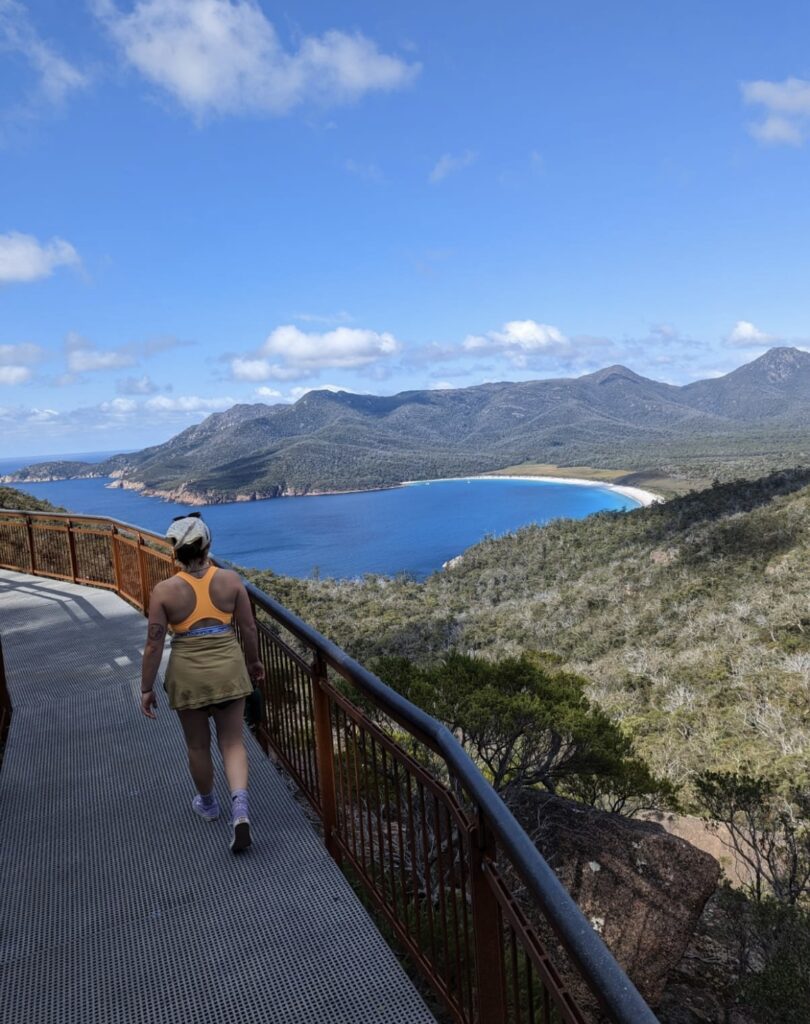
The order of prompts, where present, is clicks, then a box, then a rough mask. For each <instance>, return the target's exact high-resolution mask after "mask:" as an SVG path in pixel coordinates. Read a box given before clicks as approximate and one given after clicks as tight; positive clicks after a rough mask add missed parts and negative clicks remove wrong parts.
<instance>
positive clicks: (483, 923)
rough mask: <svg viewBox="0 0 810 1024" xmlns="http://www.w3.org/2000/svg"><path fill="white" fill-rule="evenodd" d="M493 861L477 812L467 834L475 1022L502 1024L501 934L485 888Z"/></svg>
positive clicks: (494, 904)
mask: <svg viewBox="0 0 810 1024" xmlns="http://www.w3.org/2000/svg"><path fill="white" fill-rule="evenodd" d="M494 859H495V841H494V839H493V837H492V834H491V833H490V831H489V830H488V829H487V827H486V822H485V820H484V817H483V815H482V814H481V812H480V811H479V813H478V818H477V824H476V826H475V827H474V828H473V829H472V830H471V831H470V895H471V897H472V919H473V936H474V942H475V973H476V1001H477V1010H478V1013H477V1016H476V1020H478V1021H480V1022H481V1024H506V1020H507V1015H508V1006H507V999H506V978H505V975H504V963H503V930H502V928H501V920H500V911H499V908H498V901H497V898H496V896H495V892H494V890H493V888H492V886H491V885H490V884H489V882H488V880H487V877H486V871H487V861H494Z"/></svg>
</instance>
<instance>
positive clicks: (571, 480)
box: [401, 473, 664, 508]
mask: <svg viewBox="0 0 810 1024" xmlns="http://www.w3.org/2000/svg"><path fill="white" fill-rule="evenodd" d="M447 480H527V481H531V482H533V483H541V484H574V485H575V486H578V487H600V488H601V489H602V490H604V491H613V492H614V493H615V494H621V495H623V496H624V497H625V498H630V499H631V500H632V501H636V502H638V504H639V507H641V508H648V507H649V506H650V505H655V504H657V503H658V502H660V501H663V500H664V499H663V498H662V497H661V495H660V494H655V493H654V492H653V491H645V490H644V489H643V488H641V487H626V486H624V485H623V484H612V483H609V482H608V481H606V480H588V479H586V478H585V477H574V476H527V475H518V474H515V475H512V474H511V473H510V474H508V475H507V474H504V473H499V474H493V473H479V474H475V475H473V476H450V477H448V476H445V477H436V478H435V479H431V480H403V481H402V485H401V486H403V487H411V486H414V485H416V484H438V483H442V482H445V481H447Z"/></svg>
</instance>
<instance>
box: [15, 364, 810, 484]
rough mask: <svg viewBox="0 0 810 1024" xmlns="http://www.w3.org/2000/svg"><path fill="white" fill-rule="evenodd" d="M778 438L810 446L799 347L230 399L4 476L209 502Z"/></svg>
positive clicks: (809, 393) (628, 463)
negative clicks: (109, 453) (288, 399)
mask: <svg viewBox="0 0 810 1024" xmlns="http://www.w3.org/2000/svg"><path fill="white" fill-rule="evenodd" d="M780 445H781V446H784V445H787V446H788V447H790V448H791V449H792V450H797V449H807V448H810V353H807V352H804V351H802V350H800V349H796V348H773V349H771V350H770V351H768V352H766V353H765V354H764V355H762V356H760V357H759V358H758V359H755V360H754V361H753V362H751V363H748V364H746V365H744V366H741V367H739V368H738V369H736V370H734V371H733V372H731V373H729V374H726V375H725V376H722V377H717V378H713V379H708V380H700V381H695V382H694V383H691V384H687V385H683V386H676V385H672V384H665V383H661V382H658V381H654V380H649V379H647V378H645V377H642V376H639V375H638V374H636V373H634V372H633V371H632V370H629V369H627V368H626V367H624V366H609V367H607V368H606V369H603V370H599V371H597V372H596V373H591V374H587V375H585V376H582V377H577V378H565V379H553V380H537V381H526V382H521V383H509V382H500V383H491V384H481V385H479V386H476V387H469V388H460V389H457V390H431V391H405V392H402V393H400V394H397V395H391V396H375V395H360V394H354V393H352V392H347V391H337V392H333V391H310V392H308V393H307V394H306V395H304V396H303V397H302V398H300V399H299V400H298V401H297V402H296V403H295V404H293V405H288V404H278V405H265V404H262V403H257V404H251V405H235V406H233V407H232V408H230V409H228V410H227V411H225V412H221V413H215V414H213V415H211V416H208V417H207V418H206V419H205V420H203V422H201V423H199V424H197V425H195V426H192V427H189V428H188V429H186V430H184V431H182V432H181V433H180V434H177V435H176V436H175V437H173V438H171V440H169V441H167V442H165V443H164V444H160V445H155V446H153V447H150V448H145V449H143V450H142V451H139V452H134V453H129V454H126V455H116V456H114V457H113V458H111V459H109V460H107V461H106V462H104V463H101V464H98V465H91V464H88V463H77V462H70V463H64V462H52V463H40V464H38V465H34V466H28V467H26V468H25V469H23V470H20V471H19V472H17V473H14V474H11V475H9V476H7V477H4V478H3V481H5V482H11V483H24V482H36V481H42V480H48V479H66V478H74V477H87V476H112V477H114V479H115V481H116V482H117V485H118V486H121V487H128V488H133V489H137V490H141V491H142V492H144V493H146V494H157V495H160V496H163V497H171V498H174V499H175V500H181V501H186V502H193V503H199V504H207V503H213V502H219V501H234V500H252V499H256V498H268V497H278V496H282V495H287V494H304V493H316V492H325V491H346V490H357V489H364V488H372V487H384V486H391V485H395V484H397V483H400V482H401V481H403V480H407V479H416V478H421V479H425V478H433V477H442V476H452V475H458V474H466V473H479V472H487V471H493V470H497V469H500V468H502V467H505V466H510V465H516V464H521V463H553V464H555V465H575V464H580V465H581V464H587V465H591V466H602V467H606V468H607V467H613V468H616V467H621V468H628V469H634V470H640V469H650V468H653V467H655V466H659V467H660V466H661V465H662V464H663V463H664V462H666V461H672V460H673V459H674V460H675V461H678V460H679V459H680V460H682V461H683V460H684V459H689V458H696V457H701V456H705V455H707V454H708V453H713V454H715V455H717V454H718V453H719V454H720V455H722V456H723V457H726V458H727V457H730V456H735V457H740V456H742V455H751V456H756V455H759V454H761V453H762V452H764V451H771V450H777V449H779V447H780Z"/></svg>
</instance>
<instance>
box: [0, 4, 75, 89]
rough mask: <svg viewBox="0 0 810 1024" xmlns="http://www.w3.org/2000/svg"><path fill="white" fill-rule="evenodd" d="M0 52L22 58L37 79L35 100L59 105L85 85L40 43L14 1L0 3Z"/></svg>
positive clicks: (23, 9)
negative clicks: (15, 54) (14, 54)
mask: <svg viewBox="0 0 810 1024" xmlns="http://www.w3.org/2000/svg"><path fill="white" fill-rule="evenodd" d="M3 50H5V51H10V52H14V53H20V54H22V56H23V57H25V59H26V61H27V62H28V63H29V65H30V66H31V68H32V69H33V71H34V72H35V73H36V75H37V90H38V95H39V97H40V98H42V99H44V100H46V101H48V102H50V103H56V104H58V103H61V102H62V101H63V100H64V99H66V97H67V96H68V95H69V94H70V93H71V92H74V91H76V90H77V89H83V88H84V87H85V86H86V85H88V84H89V79H88V77H87V75H85V74H84V73H83V72H81V71H79V69H78V68H76V67H74V66H73V65H72V64H70V63H69V62H68V61H66V60H65V59H64V57H60V56H59V54H58V53H56V51H55V50H53V49H51V47H49V46H48V45H47V44H46V43H45V42H43V41H42V39H41V38H40V36H39V34H38V33H37V31H36V29H35V28H34V26H33V25H32V24H31V20H30V18H29V17H28V12H27V10H26V8H25V7H24V6H23V4H21V3H19V2H18V0H0V52H2V51H3Z"/></svg>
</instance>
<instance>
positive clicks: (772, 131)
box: [740, 78, 810, 146]
mask: <svg viewBox="0 0 810 1024" xmlns="http://www.w3.org/2000/svg"><path fill="white" fill-rule="evenodd" d="M740 89H741V91H742V96H743V100H744V102H745V103H747V104H749V105H756V106H761V107H764V108H765V111H766V114H765V117H764V120H762V121H759V122H754V123H752V124H749V125H748V130H749V132H750V133H751V135H753V137H754V138H755V139H757V141H759V142H762V143H765V144H766V145H789V146H801V145H802V144H803V142H804V141H805V138H806V137H807V131H808V127H809V126H810V81H807V80H806V79H803V78H786V79H785V80H784V82H769V81H765V80H759V81H755V82H743V83H742V84H741V86H740Z"/></svg>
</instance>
